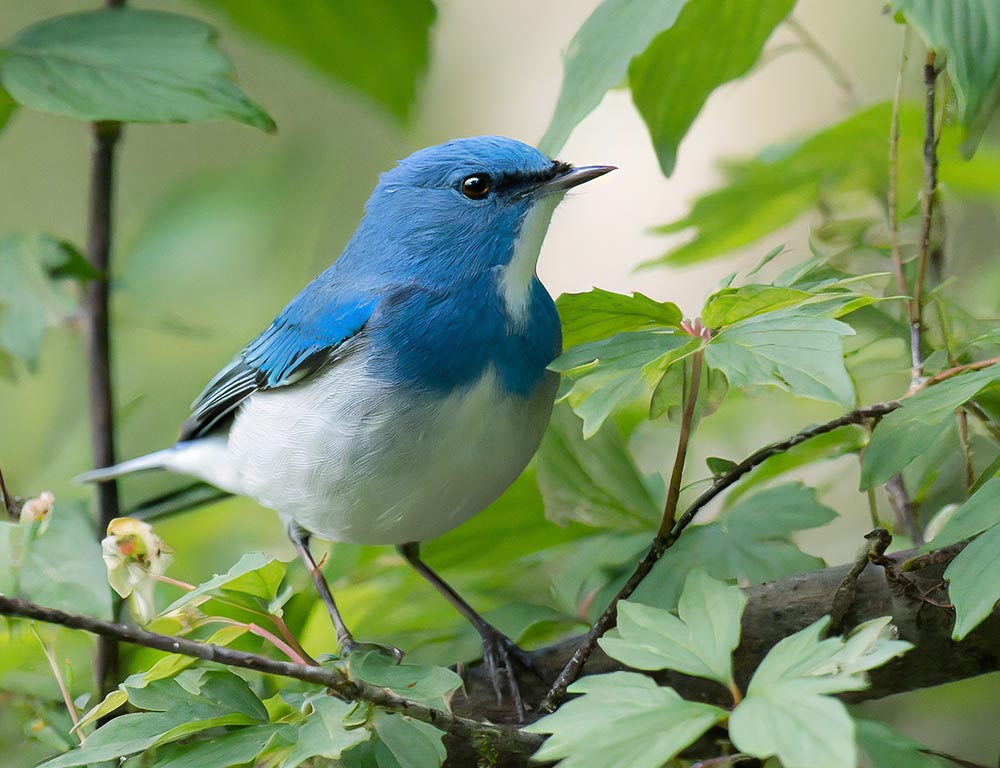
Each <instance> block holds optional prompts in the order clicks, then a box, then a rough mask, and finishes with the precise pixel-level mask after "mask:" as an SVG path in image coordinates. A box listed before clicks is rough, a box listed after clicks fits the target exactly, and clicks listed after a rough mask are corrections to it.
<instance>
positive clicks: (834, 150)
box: [649, 3, 922, 265]
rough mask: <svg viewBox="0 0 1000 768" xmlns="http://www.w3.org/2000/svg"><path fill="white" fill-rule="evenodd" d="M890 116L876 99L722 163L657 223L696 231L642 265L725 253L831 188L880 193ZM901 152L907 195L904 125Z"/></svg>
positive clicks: (918, 115) (907, 122)
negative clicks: (717, 176)
mask: <svg viewBox="0 0 1000 768" xmlns="http://www.w3.org/2000/svg"><path fill="white" fill-rule="evenodd" d="M702 5H705V6H709V7H711V4H707V3H705V4H702ZM712 47H714V45H713V46H712ZM720 50H724V48H721V47H720ZM678 74H679V75H680V76H684V75H685V74H688V73H687V72H686V70H685V71H682V72H679V73H678ZM891 115H892V106H891V104H888V103H883V104H876V105H874V106H872V107H869V108H868V109H865V110H863V111H861V112H858V113H857V114H855V115H852V116H850V117H848V118H847V119H846V120H844V121H843V122H840V123H837V124H836V125H833V126H831V127H829V128H826V129H824V130H823V131H820V132H819V133H817V134H815V135H813V136H811V137H809V138H807V139H805V140H802V141H798V142H791V143H786V144H782V145H777V146H772V147H768V148H767V149H764V150H763V151H762V152H760V153H759V154H758V155H757V156H756V157H755V158H753V159H752V160H744V161H741V162H737V163H733V162H730V163H727V164H725V165H724V168H723V170H724V171H725V176H726V179H725V182H724V183H723V185H721V186H720V187H719V188H718V189H716V190H713V191H711V192H709V193H708V194H705V195H702V196H701V197H699V198H698V199H697V200H696V201H695V203H694V205H693V206H692V207H691V211H690V212H689V213H688V215H687V216H685V217H684V218H682V219H679V220H677V221H675V222H672V223H670V224H667V225H664V226H662V227H659V228H658V229H657V231H658V232H662V233H674V232H684V231H687V230H694V231H695V232H694V234H695V236H694V237H693V238H692V239H690V240H689V241H687V242H685V243H684V244H682V245H680V246H678V247H677V248H674V249H673V250H672V251H670V252H668V253H667V254H666V255H664V256H663V257H661V258H659V259H656V260H654V261H652V262H649V264H673V265H686V264H694V263H697V262H700V261H704V260H706V259H710V258H717V257H720V256H724V255H726V254H727V253H729V252H731V251H734V250H736V249H738V248H741V247H743V246H746V245H749V244H750V243H753V242H754V241H756V240H759V239H760V238H762V237H764V236H765V235H769V234H771V233H772V232H774V231H775V230H778V229H780V228H781V227H783V226H785V225H786V224H789V223H791V222H792V221H794V220H795V219H796V218H798V217H799V216H801V215H802V214H803V213H805V212H806V211H808V210H810V209H812V208H813V207H814V206H815V205H816V201H817V200H820V199H822V200H827V199H829V198H830V196H831V195H836V194H840V193H851V194H856V193H857V191H859V190H860V191H864V192H867V193H869V194H871V195H872V196H877V197H878V198H879V199H882V198H884V196H885V193H884V188H885V179H886V178H887V175H888V161H887V159H886V158H887V150H886V144H887V138H886V137H887V136H888V135H889V123H890V119H891ZM921 120H922V112H921V110H920V108H919V107H916V106H914V105H911V104H904V105H902V107H901V111H900V122H901V124H902V125H903V126H904V128H905V127H907V126H915V125H921V124H922V123H921ZM910 150H912V152H913V159H912V160H911V159H910ZM900 158H901V168H900V171H901V182H900V192H899V195H900V200H904V201H907V200H910V199H911V196H914V195H915V194H916V190H917V186H918V183H919V178H920V163H919V147H918V143H917V142H916V140H915V139H914V138H913V137H911V136H910V134H909V133H906V132H904V133H903V135H902V139H901V145H900Z"/></svg>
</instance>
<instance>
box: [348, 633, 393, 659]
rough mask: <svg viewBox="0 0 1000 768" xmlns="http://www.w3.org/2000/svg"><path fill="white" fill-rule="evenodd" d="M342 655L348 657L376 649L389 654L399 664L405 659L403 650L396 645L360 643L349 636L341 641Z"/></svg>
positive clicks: (376, 651)
mask: <svg viewBox="0 0 1000 768" xmlns="http://www.w3.org/2000/svg"><path fill="white" fill-rule="evenodd" d="M339 651H340V656H341V658H346V657H348V656H350V655H351V654H352V653H364V652H366V651H374V652H375V653H378V654H380V655H382V656H387V657H389V658H391V659H392V660H393V661H395V662H396V663H397V664H399V663H400V662H401V661H402V660H403V652H402V651H401V650H400V649H399V648H397V647H396V646H394V645H382V643H359V642H358V641H357V640H355V639H354V638H353V637H347V638H344V639H342V640H341V641H340V648H339Z"/></svg>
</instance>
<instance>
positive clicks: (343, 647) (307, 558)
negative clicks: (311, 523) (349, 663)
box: [288, 526, 403, 664]
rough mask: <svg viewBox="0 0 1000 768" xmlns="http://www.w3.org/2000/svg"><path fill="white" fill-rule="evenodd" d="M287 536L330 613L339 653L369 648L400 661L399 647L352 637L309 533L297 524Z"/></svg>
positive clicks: (342, 654) (343, 654)
mask: <svg viewBox="0 0 1000 768" xmlns="http://www.w3.org/2000/svg"><path fill="white" fill-rule="evenodd" d="M288 536H289V538H290V539H291V540H292V544H294V545H295V551H296V552H298V553H299V557H301V558H302V562H304V563H305V564H306V569H307V570H308V571H309V575H310V576H312V580H313V584H315V585H316V591H317V592H319V596H320V599H321V600H322V601H323V605H325V606H326V610H327V613H329V614H330V620H331V621H332V622H333V628H334V630H336V632H337V649H338V650H339V652H340V655H341V656H347V655H348V654H350V653H354V652H357V651H369V650H371V651H378V652H379V653H382V654H385V655H387V656H392V657H393V658H394V659H395V660H396V663H397V664H398V663H399V662H400V661H402V659H403V652H402V651H401V650H399V648H395V647H393V646H388V645H380V644H378V643H359V642H358V641H357V640H355V639H354V635H352V634H351V630H349V629H348V628H347V625H346V624H344V619H343V618H341V615H340V611H339V610H338V609H337V603H336V602H335V601H334V599H333V593H331V592H330V585H329V584H327V582H326V576H324V575H323V571H321V570H320V568H319V566H318V565H316V560H315V559H314V558H313V556H312V552H311V551H310V550H309V534H308V533H307V532H306V531H304V530H302V529H301V528H299V527H298V526H293V527H291V528H289V532H288Z"/></svg>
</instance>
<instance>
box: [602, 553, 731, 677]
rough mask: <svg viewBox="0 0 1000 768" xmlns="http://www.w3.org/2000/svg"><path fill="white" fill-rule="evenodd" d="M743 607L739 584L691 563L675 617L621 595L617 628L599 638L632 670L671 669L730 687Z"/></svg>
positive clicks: (611, 653)
mask: <svg viewBox="0 0 1000 768" xmlns="http://www.w3.org/2000/svg"><path fill="white" fill-rule="evenodd" d="M745 606H746V596H745V595H744V594H743V591H742V590H741V589H740V588H739V587H733V586H729V585H727V584H726V583H725V582H723V581H718V580H716V579H713V578H712V577H710V576H709V575H708V574H707V573H706V572H705V571H704V570H702V569H701V568H696V569H694V570H693V571H691V573H690V574H689V575H688V577H687V581H686V582H685V584H684V591H683V592H682V593H681V598H680V605H679V607H678V615H677V616H674V615H673V614H672V613H668V612H667V611H664V610H662V609H660V608H651V607H649V606H646V605H641V604H639V603H632V602H629V601H627V600H624V601H622V602H620V603H619V604H618V624H617V628H616V629H615V630H613V631H612V632H611V633H610V634H608V635H606V636H605V637H603V638H601V640H600V641H599V642H600V645H601V648H603V649H604V651H605V652H606V653H607V654H608V655H609V656H611V657H613V658H615V659H618V660H619V661H621V662H624V663H625V664H627V665H628V666H630V667H634V668H635V669H648V670H656V669H672V670H674V671H676V672H681V673H683V674H686V675H693V676H695V677H704V678H707V679H709V680H716V681H718V682H720V683H722V685H725V686H727V687H730V686H733V685H734V683H733V666H732V656H733V651H734V650H736V646H738V645H739V644H740V618H741V617H742V615H743V608H744V607H745Z"/></svg>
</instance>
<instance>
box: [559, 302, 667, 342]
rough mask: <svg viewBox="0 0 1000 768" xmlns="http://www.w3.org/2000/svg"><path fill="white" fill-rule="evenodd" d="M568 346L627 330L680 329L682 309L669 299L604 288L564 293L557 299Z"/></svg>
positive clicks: (564, 337)
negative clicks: (626, 293) (660, 299)
mask: <svg viewBox="0 0 1000 768" xmlns="http://www.w3.org/2000/svg"><path fill="white" fill-rule="evenodd" d="M556 307H557V308H558V309H559V319H560V320H561V321H562V329H563V344H564V345H565V346H566V348H567V349H568V348H570V347H575V346H576V345H577V344H583V343H584V342H590V341H599V340H601V339H606V338H608V337H610V336H614V335H615V334H616V333H623V332H625V331H641V330H648V329H651V328H680V323H681V311H680V309H678V307H677V305H676V304H674V303H672V302H669V301H663V302H660V301H655V300H654V299H651V298H649V297H648V296H644V295H643V294H641V293H633V294H632V295H631V296H625V295H623V294H620V293H612V292H611V291H605V290H602V289H601V288H594V289H593V290H592V291H588V292H587V293H564V294H563V295H562V296H560V297H559V298H558V299H557V300H556Z"/></svg>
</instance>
